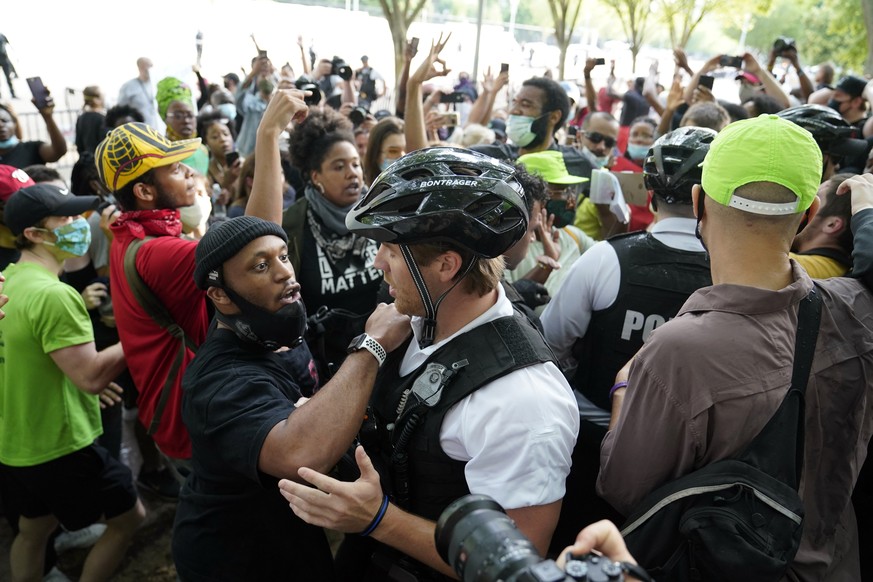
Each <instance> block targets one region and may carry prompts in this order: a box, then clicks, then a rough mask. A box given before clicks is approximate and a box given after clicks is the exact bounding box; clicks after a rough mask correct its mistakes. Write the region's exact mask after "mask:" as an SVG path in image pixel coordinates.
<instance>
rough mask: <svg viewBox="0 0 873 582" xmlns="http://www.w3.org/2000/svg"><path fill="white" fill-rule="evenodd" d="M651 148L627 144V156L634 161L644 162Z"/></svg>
mask: <svg viewBox="0 0 873 582" xmlns="http://www.w3.org/2000/svg"><path fill="white" fill-rule="evenodd" d="M651 147H652V146H647V145H638V144H635V143H629V144H627V155H628V157H629V158H630V159H632V160H642V159H645V157H646V154H647V153H649V149H650V148H651Z"/></svg>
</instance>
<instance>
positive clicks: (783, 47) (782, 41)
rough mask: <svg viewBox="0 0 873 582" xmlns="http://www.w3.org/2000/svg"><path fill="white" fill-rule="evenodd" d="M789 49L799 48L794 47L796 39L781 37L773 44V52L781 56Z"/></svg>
mask: <svg viewBox="0 0 873 582" xmlns="http://www.w3.org/2000/svg"><path fill="white" fill-rule="evenodd" d="M788 49H794V50H795V51H796V50H797V47H796V46H795V45H794V39H793V38H788V37H787V36H780V37H779V38H777V39H776V40H775V42H773V52H775V53H776V54H777V55H781V54H782V53H784V52H785V51H787V50H788Z"/></svg>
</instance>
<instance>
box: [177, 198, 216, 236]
mask: <svg viewBox="0 0 873 582" xmlns="http://www.w3.org/2000/svg"><path fill="white" fill-rule="evenodd" d="M210 214H212V200H210V199H209V196H197V197H196V200H195V202H194V204H192V205H191V206H183V207H182V208H180V209H179V217H180V218H181V220H182V226H183V227H184V228H185V230H186V231H188V232H190V231H192V230H194V229H196V228H199V227H201V226H203V225H205V224H206V221H207V220H208V219H209V215H210Z"/></svg>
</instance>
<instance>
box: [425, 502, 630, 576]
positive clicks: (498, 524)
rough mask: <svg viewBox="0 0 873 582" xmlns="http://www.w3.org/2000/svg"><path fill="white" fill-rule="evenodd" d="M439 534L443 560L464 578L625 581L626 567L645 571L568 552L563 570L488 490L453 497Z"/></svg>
mask: <svg viewBox="0 0 873 582" xmlns="http://www.w3.org/2000/svg"><path fill="white" fill-rule="evenodd" d="M434 539H435V541H436V548H437V551H438V552H439V554H440V556H441V557H442V559H443V560H445V561H446V563H448V564H449V565H450V566H451V567H452V569H453V570H454V571H455V573H456V574H457V575H458V577H459V578H460V579H461V580H462V581H463V582H473V581H476V582H496V581H498V580H501V581H504V582H565V581H572V580H588V581H591V582H594V581H598V582H600V581H603V582H607V581H615V580H624V579H625V577H624V573H625V571H630V572H631V573H632V574H633V575H634V576H640V570H641V569H640V568H639V567H638V566H634V565H632V564H625V563H621V564H619V563H617V562H612V561H610V560H608V559H607V558H605V557H603V556H598V555H597V554H587V555H585V556H568V559H567V561H566V564H565V565H564V569H563V570H562V569H561V568H560V567H559V566H558V565H557V564H556V563H555V562H554V560H546V559H543V558H541V557H540V555H539V554H538V553H537V549H536V547H535V546H534V545H533V542H531V541H530V540H529V539H527V538H526V537H525V535H524V534H523V533H521V532H520V531H518V528H516V526H515V522H513V521H512V519H510V517H509V516H508V515H506V513H505V512H504V511H503V508H502V507H501V506H500V504H499V503H497V502H496V501H494V500H493V499H491V498H490V497H488V496H487V495H466V496H464V497H461V498H460V499H458V500H456V501H454V502H452V503H451V504H450V505H449V506H448V507H446V509H445V510H444V511H443V513H442V515H440V518H439V521H437V526H436V532H435V534H434ZM646 578H647V576H645V573H644V572H643V573H642V579H646Z"/></svg>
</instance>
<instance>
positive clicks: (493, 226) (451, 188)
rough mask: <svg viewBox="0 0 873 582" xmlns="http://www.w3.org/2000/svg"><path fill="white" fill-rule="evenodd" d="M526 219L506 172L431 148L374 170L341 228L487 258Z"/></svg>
mask: <svg viewBox="0 0 873 582" xmlns="http://www.w3.org/2000/svg"><path fill="white" fill-rule="evenodd" d="M528 220H529V217H528V212H527V208H526V206H525V202H524V189H523V188H522V185H521V183H520V182H519V181H518V180H517V179H516V178H515V170H514V169H513V168H512V167H511V166H509V165H508V164H505V163H503V162H501V161H499V160H496V159H494V158H492V157H490V156H486V155H485V154H481V153H479V152H475V151H472V150H464V149H459V148H453V147H433V148H426V149H421V150H417V151H415V152H412V153H410V154H407V155H405V156H403V157H402V158H400V159H399V160H398V161H396V162H395V163H393V164H392V165H391V166H390V167H389V168H388V169H387V170H386V171H384V172H382V174H380V175H379V177H378V178H376V181H375V182H373V185H372V186H371V187H370V190H369V192H367V195H366V196H365V197H364V198H362V199H361V201H360V202H358V204H356V205H355V207H354V208H353V209H352V210H351V212H349V213H348V215H347V216H346V226H348V228H349V230H351V231H352V232H354V233H357V234H359V235H361V236H365V237H368V238H371V239H373V240H376V241H378V242H390V243H395V244H400V245H414V244H419V243H434V242H447V243H451V244H454V245H457V246H458V247H460V248H462V249H466V250H468V251H470V252H472V253H473V254H475V255H476V256H479V257H486V258H494V257H499V256H500V255H502V254H503V252H504V251H506V250H507V249H508V248H509V247H511V246H512V245H514V244H515V243H516V242H517V241H518V240H519V239H520V238H521V237H522V236H523V235H524V234H525V232H526V231H527V225H528Z"/></svg>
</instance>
